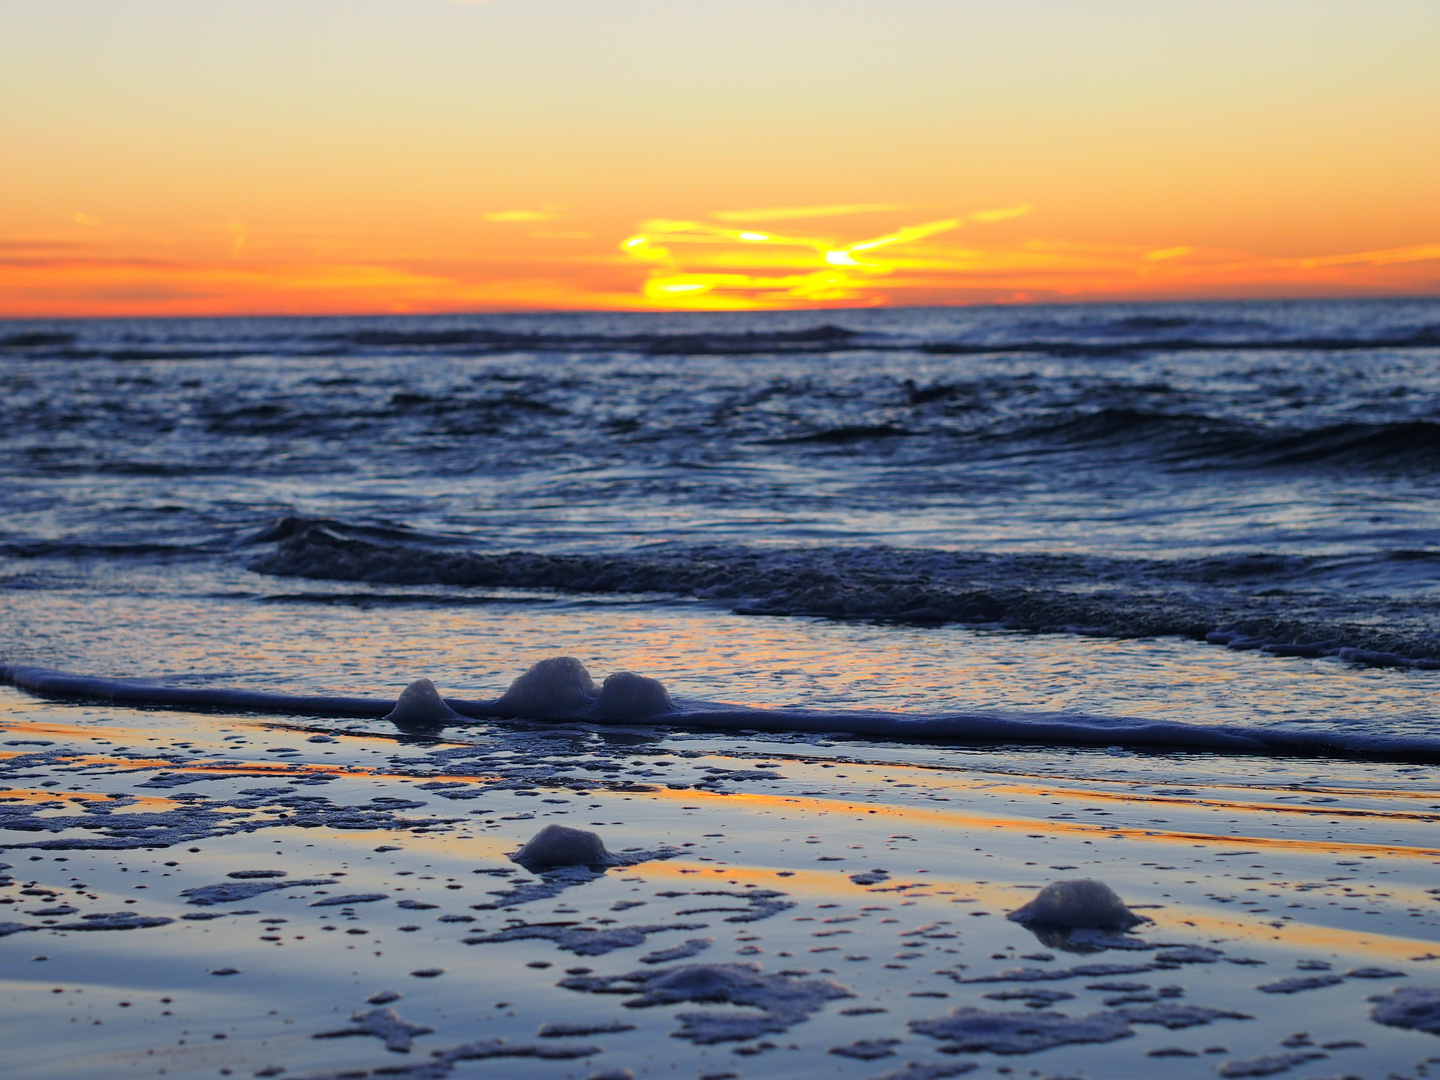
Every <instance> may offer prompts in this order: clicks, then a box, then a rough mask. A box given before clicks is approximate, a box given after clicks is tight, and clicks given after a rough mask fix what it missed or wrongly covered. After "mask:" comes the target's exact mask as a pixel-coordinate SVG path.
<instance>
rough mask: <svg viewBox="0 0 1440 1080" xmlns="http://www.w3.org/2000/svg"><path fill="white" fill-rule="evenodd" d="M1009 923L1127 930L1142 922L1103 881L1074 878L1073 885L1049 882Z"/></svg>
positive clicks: (1019, 909) (1070, 882)
mask: <svg viewBox="0 0 1440 1080" xmlns="http://www.w3.org/2000/svg"><path fill="white" fill-rule="evenodd" d="M1006 917H1007V918H1008V919H1010V921H1011V922H1018V923H1021V924H1023V925H1025V926H1055V927H1087V928H1090V929H1096V930H1101V929H1112V928H1116V927H1131V926H1134V925H1135V924H1136V923H1141V922H1144V921H1145V919H1144V917H1143V916H1140V915H1136V914H1135V913H1134V912H1133V911H1131V910H1130V909H1129V908H1128V907H1126V906H1125V901H1123V900H1121V899H1120V897H1119V896H1117V895H1116V893H1115V890H1114V889H1112V888H1110V886H1109V885H1106V884H1105V883H1104V882H1103V881H1095V880H1094V879H1093V878H1077V879H1076V880H1073V881H1052V882H1051V883H1050V884H1049V885H1046V886H1045V888H1043V889H1041V890H1040V892H1039V893H1038V894H1037V895H1036V897H1035V899H1033V900H1031V901H1030V902H1029V903H1028V904H1026V905H1025V906H1024V907H1021V908H1018V909H1016V910H1015V911H1012V912H1011V913H1010V914H1009V915H1008V916H1006Z"/></svg>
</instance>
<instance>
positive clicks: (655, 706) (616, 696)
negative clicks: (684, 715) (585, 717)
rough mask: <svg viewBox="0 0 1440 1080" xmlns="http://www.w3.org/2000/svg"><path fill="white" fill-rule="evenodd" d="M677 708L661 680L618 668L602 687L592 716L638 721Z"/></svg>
mask: <svg viewBox="0 0 1440 1080" xmlns="http://www.w3.org/2000/svg"><path fill="white" fill-rule="evenodd" d="M674 711H675V703H674V702H673V701H671V700H670V693H669V691H667V690H666V689H665V685H664V683H662V682H661V681H660V680H659V679H650V678H647V677H646V676H644V675H636V674H635V673H634V672H633V671H617V672H615V674H614V675H611V676H610V677H609V678H608V679H606V680H605V685H604V686H602V687H601V688H600V698H599V700H598V701H596V702H595V710H594V714H593V715H595V716H596V717H597V718H599V719H602V720H629V719H632V718H633V719H637V720H638V719H642V718H644V717H647V716H655V715H657V714H659V713H668V712H674Z"/></svg>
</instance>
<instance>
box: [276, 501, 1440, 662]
mask: <svg viewBox="0 0 1440 1080" xmlns="http://www.w3.org/2000/svg"><path fill="white" fill-rule="evenodd" d="M254 539H255V541H256V542H261V541H269V540H272V539H273V540H275V541H278V542H277V543H276V546H275V547H274V548H273V549H272V550H271V551H269V552H266V553H265V554H263V555H260V556H259V557H258V558H256V559H255V560H254V561H253V562H252V563H251V568H252V569H253V570H255V571H258V572H260V573H264V574H269V575H274V576H281V577H297V578H309V579H315V580H328V581H347V582H362V583H366V584H371V585H400V586H407V585H408V586H416V585H443V586H450V587H460V588H474V587H482V588H492V589H493V588H517V589H544V590H553V591H556V592H563V593H612V594H613V593H635V594H663V595H670V596H685V597H696V598H700V599H705V600H712V601H719V602H724V603H726V604H728V605H729V606H730V607H731V608H732V609H733V610H734V611H736V612H737V613H740V614H746V615H772V616H818V617H822V618H828V619H851V620H880V621H895V622H905V623H918V624H937V623H947V622H953V623H967V624H971V625H981V626H991V627H997V628H1004V629H1010V630H1024V631H1031V632H1067V633H1083V634H1092V635H1100V636H1110V637H1128V638H1136V637H1160V636H1180V637H1187V638H1192V639H1197V640H1208V641H1210V642H1212V643H1215V644H1223V645H1227V646H1229V647H1230V648H1235V649H1261V650H1264V651H1267V652H1273V653H1280V654H1283V655H1305V656H1326V655H1333V656H1338V657H1340V658H1341V659H1345V660H1350V661H1353V662H1357V663H1366V664H1375V665H1381V666H1410V667H1420V668H1431V667H1435V668H1440V627H1437V626H1436V625H1435V623H1434V613H1433V604H1430V603H1428V602H1427V601H1426V599H1425V597H1423V596H1422V597H1420V598H1418V599H1416V600H1413V601H1410V600H1404V599H1400V598H1396V597H1394V596H1392V597H1388V598H1377V597H1375V596H1373V595H1365V596H1358V597H1357V596H1354V595H1352V594H1353V593H1354V592H1355V590H1354V589H1353V588H1351V587H1350V586H1349V584H1348V583H1350V582H1352V581H1353V580H1354V577H1355V574H1356V571H1357V568H1359V565H1358V564H1361V563H1364V564H1366V565H1365V566H1364V567H1363V569H1365V570H1368V571H1369V572H1371V573H1387V572H1388V573H1390V574H1391V575H1392V576H1393V577H1399V576H1402V575H1406V576H1409V577H1411V578H1415V577H1418V578H1421V579H1424V578H1427V577H1428V576H1429V574H1430V571H1429V569H1428V568H1429V565H1430V564H1431V563H1433V562H1434V561H1436V559H1440V555H1437V554H1436V553H1433V552H1427V551H1404V552H1395V553H1391V554H1390V555H1386V556H1363V557H1362V556H1355V557H1351V558H1341V557H1322V556H1298V555H1293V556H1266V555H1238V556H1228V557H1212V558H1206V559H1189V560H1169V561H1164V560H1143V559H1114V558H1109V559H1107V558H1102V557H1097V556H1080V555H1008V554H1007V555H1002V554H993V553H985V552H951V551H939V550H933V549H909V548H877V547H835V546H826V547H821V546H816V547H804V548H766V549H753V548H744V547H738V546H735V547H732V546H719V545H713V546H693V545H678V544H674V545H670V544H662V545H655V546H653V547H648V548H641V549H637V550H634V551H628V552H613V553H603V554H553V553H544V552H529V551H505V552H488V551H478V550H474V549H473V548H469V547H462V546H458V545H456V544H455V543H454V541H447V540H445V539H443V538H435V537H425V536H423V535H420V534H410V536H409V537H408V538H404V539H402V538H399V537H397V536H395V535H393V532H392V535H390V536H386V537H381V536H375V535H362V534H360V533H358V532H352V531H351V530H349V529H347V528H346V527H345V526H343V525H340V524H338V523H336V522H333V521H330V522H307V521H305V520H304V519H296V518H289V519H284V520H282V521H281V522H277V523H276V525H274V526H272V527H271V529H269V530H267V531H265V532H262V533H260V534H258V535H257V536H256V537H255V538H254ZM1347 590H1348V591H1347Z"/></svg>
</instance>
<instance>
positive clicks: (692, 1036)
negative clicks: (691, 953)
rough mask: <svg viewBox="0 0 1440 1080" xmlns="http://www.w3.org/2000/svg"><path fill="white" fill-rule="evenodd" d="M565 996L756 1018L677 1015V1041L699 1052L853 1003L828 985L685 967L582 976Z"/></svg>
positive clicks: (725, 967) (756, 972)
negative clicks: (701, 1007) (729, 1008)
mask: <svg viewBox="0 0 1440 1080" xmlns="http://www.w3.org/2000/svg"><path fill="white" fill-rule="evenodd" d="M557 985H559V986H563V987H565V988H566V989H567V990H580V991H583V992H587V993H592V994H631V993H633V994H635V995H637V996H635V997H632V998H630V999H629V1000H628V1001H626V1002H625V1003H624V1004H625V1007H626V1008H628V1009H643V1008H648V1007H650V1006H654V1005H678V1004H681V1003H683V1002H696V1003H700V1004H725V1005H745V1006H749V1007H750V1008H752V1009H757V1010H759V1015H754V1014H750V1015H741V1014H734V1013H713V1012H692V1013H681V1014H680V1016H679V1020H680V1023H681V1028H680V1030H679V1031H677V1032H675V1033H674V1035H675V1038H677V1039H689V1040H690V1041H691V1042H694V1043H698V1044H700V1045H702V1046H708V1045H713V1044H715V1043H720V1042H741V1041H744V1040H747V1039H754V1038H758V1037H760V1036H761V1035H778V1034H780V1033H782V1032H784V1031H788V1030H789V1029H790V1028H792V1027H794V1026H795V1025H796V1024H798V1023H800V1022H801V1021H803V1020H807V1019H809V1017H810V1015H811V1014H812V1013H815V1012H819V1011H820V1010H821V1009H822V1008H824V1007H825V1005H826V1003H827V1002H830V1001H835V1000H837V999H839V998H848V997H854V995H853V994H852V993H851V992H850V991H849V990H847V989H845V987H843V986H840V985H838V984H836V983H833V982H830V981H829V980H828V979H801V978H796V977H794V976H791V975H784V974H780V975H765V974H762V973H761V971H760V969H759V968H757V967H756V966H755V965H754V964H686V965H684V966H681V967H676V968H662V969H660V970H659V971H632V972H630V973H629V974H628V975H587V976H574V977H571V978H567V979H561V980H560V982H559V983H558V984H557Z"/></svg>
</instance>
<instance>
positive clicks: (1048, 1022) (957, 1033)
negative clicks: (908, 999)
mask: <svg viewBox="0 0 1440 1080" xmlns="http://www.w3.org/2000/svg"><path fill="white" fill-rule="evenodd" d="M910 1030H911V1031H914V1032H916V1033H918V1034H920V1035H929V1036H930V1037H931V1038H932V1039H941V1040H943V1041H944V1042H945V1043H947V1045H946V1046H943V1047H941V1050H942V1052H944V1053H947V1054H957V1053H979V1052H982V1051H989V1052H990V1053H995V1054H1033V1053H1034V1052H1035V1051H1037V1050H1049V1049H1050V1048H1051V1047H1055V1046H1064V1045H1066V1044H1067V1043H1104V1042H1113V1041H1114V1040H1116V1039H1124V1038H1127V1037H1128V1036H1130V1035H1132V1034H1134V1033H1133V1032H1132V1031H1131V1030H1130V1025H1129V1024H1127V1023H1126V1022H1125V1020H1124V1019H1123V1018H1122V1017H1119V1016H1117V1015H1115V1014H1114V1013H1094V1014H1092V1015H1090V1016H1081V1017H1076V1018H1073V1019H1072V1018H1071V1017H1068V1016H1065V1015H1064V1014H1062V1013H1056V1012H1036V1013H994V1012H986V1011H985V1010H984V1009H974V1008H960V1009H956V1010H955V1011H954V1012H952V1013H951V1014H950V1015H949V1016H945V1017H941V1018H939V1019H937V1020H911V1021H910Z"/></svg>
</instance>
